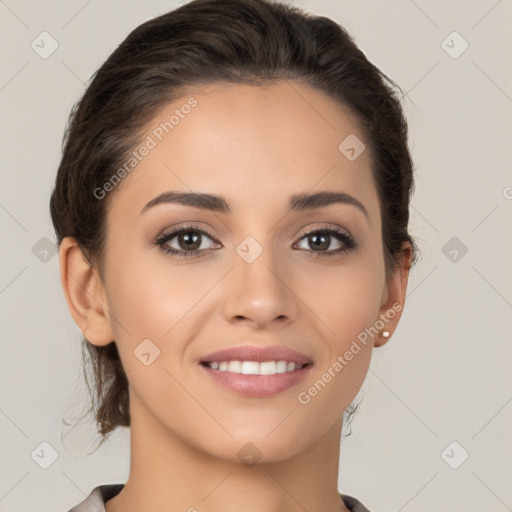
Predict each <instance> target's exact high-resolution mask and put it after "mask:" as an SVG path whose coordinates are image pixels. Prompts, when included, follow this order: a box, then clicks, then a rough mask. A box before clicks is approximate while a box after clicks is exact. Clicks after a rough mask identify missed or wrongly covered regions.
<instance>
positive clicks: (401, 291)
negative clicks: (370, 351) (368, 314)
mask: <svg viewBox="0 0 512 512" xmlns="http://www.w3.org/2000/svg"><path fill="white" fill-rule="evenodd" d="M411 258H412V247H411V244H410V243H409V242H403V243H402V252H401V256H400V264H399V265H398V266H396V267H395V270H394V272H393V274H392V275H391V276H390V278H389V280H388V282H387V283H386V287H385V288H384V292H383V294H382V302H381V307H380V311H379V314H380V319H381V320H382V321H383V322H384V324H385V325H384V327H383V328H382V331H388V332H389V333H390V335H392V334H393V333H394V332H395V330H396V328H397V326H398V322H399V321H400V317H401V316H402V310H403V307H404V303H405V293H406V291H407V282H408V280H409V270H410V268H411ZM390 337H391V336H390ZM390 337H388V338H384V337H383V336H380V334H378V335H377V336H375V338H374V346H375V347H382V346H383V345H385V344H386V342H387V341H388V340H389V338H390Z"/></svg>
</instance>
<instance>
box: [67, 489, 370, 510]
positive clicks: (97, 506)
mask: <svg viewBox="0 0 512 512" xmlns="http://www.w3.org/2000/svg"><path fill="white" fill-rule="evenodd" d="M123 487H124V484H108V485H99V486H98V487H95V488H94V489H93V490H92V491H91V493H90V494H89V496H88V497H87V498H85V500H84V501H81V502H80V503H79V504H78V505H76V506H75V507H73V508H72V509H70V510H68V512H105V502H106V501H108V500H109V499H110V498H113V497H114V496H117V495H118V494H119V493H120V492H121V489H122V488H123ZM340 497H341V499H342V500H343V503H344V504H345V506H346V507H347V508H348V509H349V510H350V512H370V511H369V510H368V509H367V508H366V507H365V506H364V505H363V504H362V503H360V502H359V501H358V500H356V499H355V498H352V497H351V496H346V495H345V494H340Z"/></svg>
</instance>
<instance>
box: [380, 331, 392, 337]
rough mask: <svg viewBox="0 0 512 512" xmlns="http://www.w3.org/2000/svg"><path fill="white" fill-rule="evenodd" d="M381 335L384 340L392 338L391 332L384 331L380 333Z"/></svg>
mask: <svg viewBox="0 0 512 512" xmlns="http://www.w3.org/2000/svg"><path fill="white" fill-rule="evenodd" d="M380 335H381V336H382V337H383V338H389V336H390V332H389V331H382V332H381V333H380Z"/></svg>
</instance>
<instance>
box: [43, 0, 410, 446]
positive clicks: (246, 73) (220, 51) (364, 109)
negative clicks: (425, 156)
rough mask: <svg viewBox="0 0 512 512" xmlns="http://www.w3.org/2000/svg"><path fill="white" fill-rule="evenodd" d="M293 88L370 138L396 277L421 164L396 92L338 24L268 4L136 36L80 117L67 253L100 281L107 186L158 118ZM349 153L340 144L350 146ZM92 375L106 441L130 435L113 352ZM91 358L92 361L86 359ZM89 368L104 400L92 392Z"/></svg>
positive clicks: (64, 214)
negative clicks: (212, 90) (251, 89)
mask: <svg viewBox="0 0 512 512" xmlns="http://www.w3.org/2000/svg"><path fill="white" fill-rule="evenodd" d="M278 80H295V81H298V82H301V83H304V84H308V85H310V86H312V87H314V88H316V89H317V90H319V91H322V92H324V93H326V94H327V95H329V96H330V97H332V98H334V99H336V100H337V101H339V102H340V103H341V104H343V105H344V106H346V107H348V108H349V109H350V110H351V111H352V112H353V113H355V114H356V116H357V118H358V119H359V121H360V124H361V126H362V129H363V130H364V134H365V138H366V141H367V146H368V149H369V150H370V155H371V161H372V173H373V177H374V182H375V185H376V189H377V193H378V196H379V202H380V208H381V217H382V240H383V247H384V260H385V268H386V277H388V276H389V275H390V274H391V272H392V271H393V270H394V268H395V266H396V265H397V264H398V262H399V256H400V254H401V252H402V248H401V244H402V242H403V241H408V242H409V243H410V244H411V246H412V248H413V254H412V262H415V261H416V259H417V252H418V250H417V246H416V244H415V242H414V239H413V238H412V237H411V236H410V235H409V233H408V221H409V201H410V198H411V194H412V191H413V165H412V161H411V157H410V154H409V149H408V143H407V122H406V120H405V117H404V114H403V112H402V108H401V105H400V101H399V99H398V97H397V95H396V92H395V88H397V89H399V88H398V87H397V86H396V84H395V83H394V82H393V81H391V80H390V79H389V78H388V77H387V76H386V75H384V74H383V73H382V72H381V71H380V70H379V69H378V68H377V67H376V66H374V65H373V64H372V63H371V62H369V61H368V59H367V58H366V57H365V55H364V54H363V53H362V51H361V50H360V49H359V48H358V47H357V46H356V44H355V42H354V41H353V39H352V38H351V37H350V35H349V34H348V33H347V32H346V31H345V30H344V29H343V28H342V27H341V26H340V25H338V24H336V23H335V22H333V21H332V20H330V19H328V18H325V17H319V16H314V15H312V14H310V13H305V12H303V11H302V10H300V9H298V8H296V7H291V6H288V5H284V4H281V3H278V2H272V1H270V0H194V1H191V2H189V3H188V4H186V5H184V6H182V7H180V8H178V9H175V10H174V11H171V12H169V13H166V14H164V15H161V16H158V17H156V18H154V19H152V20H149V21H147V22H145V23H143V24H141V25H140V26H138V27H137V28H136V29H134V30H133V31H132V32H131V33H130V34H129V35H128V36H127V37H126V39H125V40H124V41H123V42H122V43H121V44H120V45H119V47H118V48H116V50H115V51H114V52H113V53H112V54H111V55H110V57H109V58H108V59H107V60H106V62H105V63H104V64H103V65H102V66H101V67H100V68H99V69H98V70H97V71H96V73H95V74H94V75H93V77H92V78H91V81H90V84H89V85H88V87H87V89H86V91H85V93H84V94H83V96H82V98H81V99H80V100H79V101H78V102H77V103H76V104H75V105H74V106H73V108H72V111H71V114H70V117H69V121H68V124H67V127H66V131H65V134H64V139H63V145H62V148H63V155H62V160H61V162H60V165H59V169H58V173H57V177H56V181H55V188H54V190H53V193H52V196H51V200H50V211H51V217H52V221H53V224H54V227H55V231H56V234H57V239H58V243H59V244H60V243H61V241H62V239H63V238H64V237H66V236H71V237H74V238H75V239H76V240H77V242H78V244H79V246H80V248H81V249H82V250H83V252H84V255H85V257H86V258H87V260H88V261H89V263H90V264H91V265H94V266H96V268H97V269H98V271H99V272H100V276H101V277H103V273H102V260H103V258H102V257H103V251H104V249H105V236H106V226H105V218H106V211H107V208H108V204H109V200H110V199H111V197H112V195H113V194H114V193H115V192H112V193H110V194H108V195H106V197H105V198H104V199H98V198H97V196H96V195H95V193H94V191H95V190H97V189H98V187H102V186H103V185H104V184H105V183H106V182H107V181H108V180H109V179H110V178H111V177H112V175H113V172H114V171H115V170H116V169H118V168H119V167H120V166H121V165H122V163H123V162H124V161H126V159H127V155H128V154H129V153H130V151H133V148H134V147H135V146H136V145H137V144H138V143H140V138H141V136H142V131H143V130H142V128H143V127H145V126H146V125H147V123H148V122H150V121H151V120H152V119H154V117H155V115H156V114H157V113H158V111H159V110H160V109H161V108H162V107H163V106H164V105H166V104H168V103H169V102H170V101H172V100H173V99H175V98H177V97H179V96H183V94H184V93H185V92H186V91H189V90H190V89H191V88H193V87H197V86H202V85H206V84H210V83H244V84H252V85H259V84H268V83H272V82H275V81H278ZM340 142H341V141H340ZM82 350H83V362H84V374H85V377H86V382H87V384H88V387H89V392H90V395H91V408H90V409H89V411H88V412H90V411H91V410H94V412H95V416H96V421H97V423H98V427H99V433H100V434H101V435H102V437H103V440H104V439H105V437H106V435H107V434H108V433H109V432H111V431H113V430H114V429H115V428H116V427H117V426H129V425H130V411H129V397H128V381H127V379H126V375H125V373H124V371H123V368H122V365H121V361H120V358H119V354H118V352H117V347H116V344H115V342H112V343H110V344H109V345H107V346H104V347H98V346H95V345H92V344H91V343H89V342H87V340H86V339H85V338H84V339H83V340H82ZM87 356H88V358H87ZM88 365H90V369H92V377H93V380H94V390H92V391H91V388H90V386H89V383H88V379H87V373H86V371H85V368H86V366H88Z"/></svg>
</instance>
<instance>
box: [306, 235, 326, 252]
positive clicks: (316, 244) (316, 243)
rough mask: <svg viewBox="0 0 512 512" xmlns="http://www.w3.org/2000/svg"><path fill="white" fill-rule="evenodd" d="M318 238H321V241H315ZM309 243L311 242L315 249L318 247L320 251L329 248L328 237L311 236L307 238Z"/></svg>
mask: <svg viewBox="0 0 512 512" xmlns="http://www.w3.org/2000/svg"><path fill="white" fill-rule="evenodd" d="M318 238H322V239H323V241H321V242H317V239H318ZM309 239H310V241H312V243H313V245H314V246H315V247H318V248H320V249H327V248H328V247H329V242H328V239H329V236H328V235H318V234H316V235H311V236H310V237H309Z"/></svg>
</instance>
